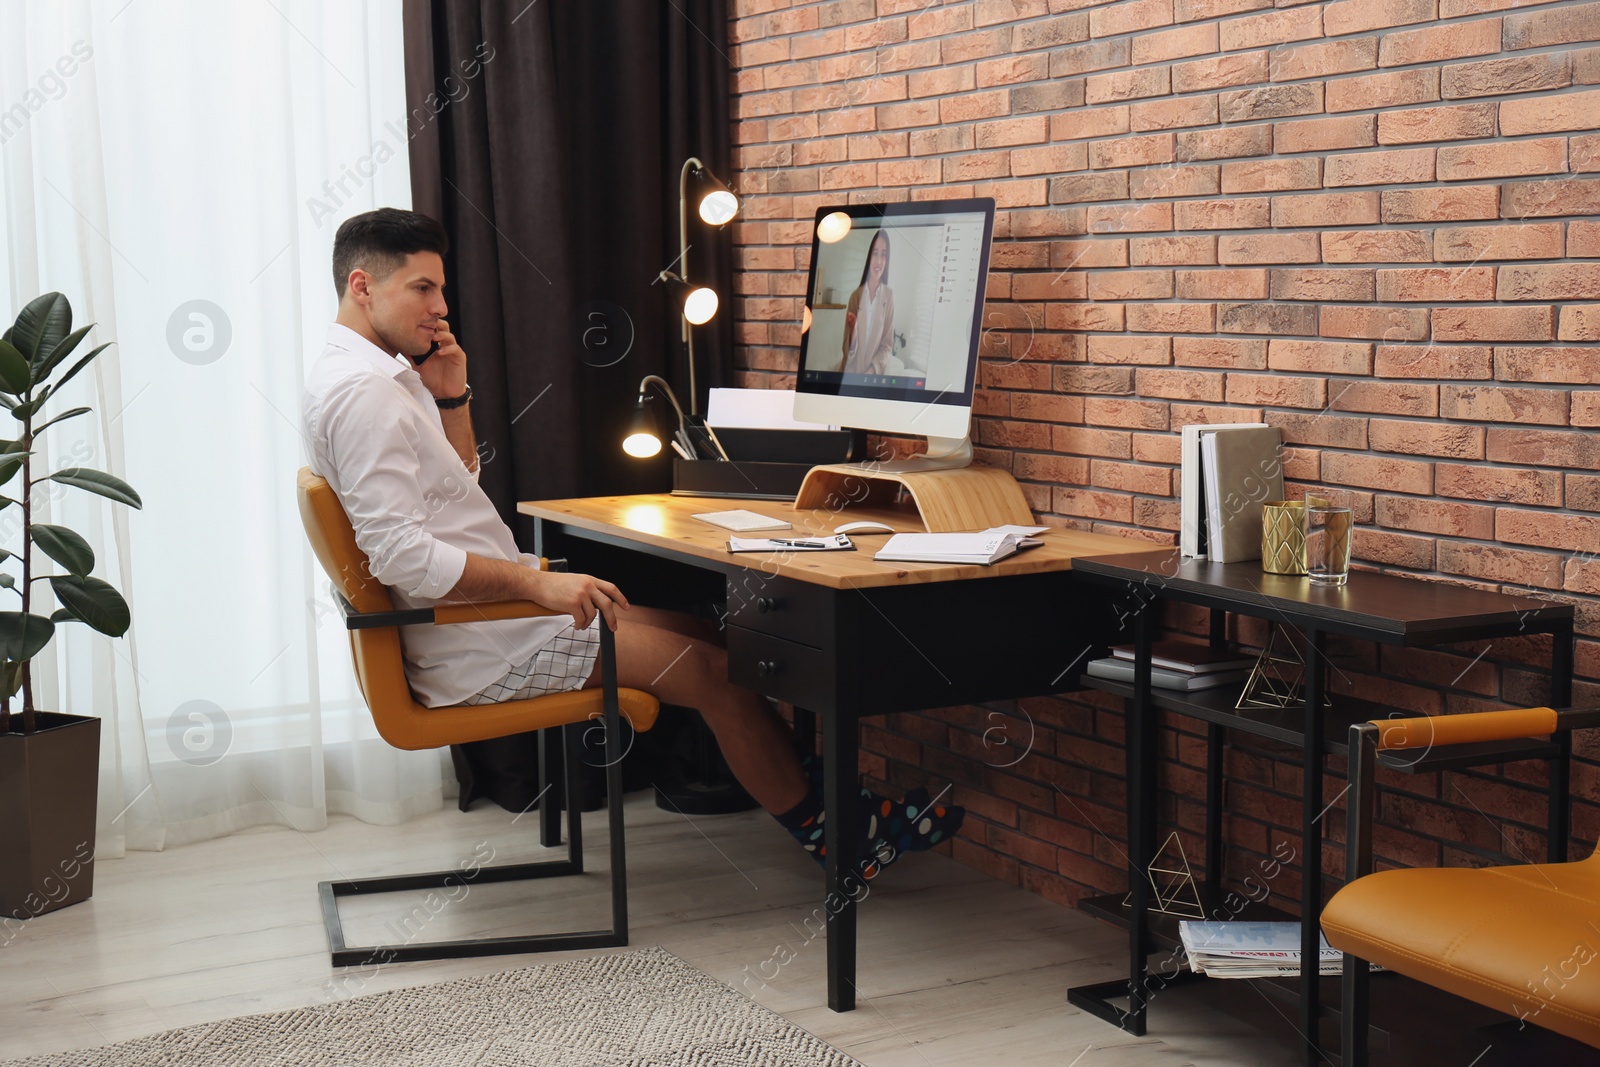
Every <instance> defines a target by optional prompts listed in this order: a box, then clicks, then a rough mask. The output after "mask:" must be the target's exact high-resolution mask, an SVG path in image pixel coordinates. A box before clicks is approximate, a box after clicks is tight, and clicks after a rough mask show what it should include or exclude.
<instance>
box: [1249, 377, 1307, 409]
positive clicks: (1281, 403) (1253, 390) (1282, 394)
mask: <svg viewBox="0 0 1600 1067" xmlns="http://www.w3.org/2000/svg"><path fill="white" fill-rule="evenodd" d="M1327 399H1328V382H1327V379H1325V378H1292V377H1289V376H1287V375H1283V374H1230V375H1228V382H1227V402H1228V403H1230V404H1248V405H1252V406H1255V405H1259V406H1262V407H1280V408H1320V407H1322V406H1323V405H1324V404H1326V403H1327Z"/></svg>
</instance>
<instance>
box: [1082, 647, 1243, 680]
mask: <svg viewBox="0 0 1600 1067" xmlns="http://www.w3.org/2000/svg"><path fill="white" fill-rule="evenodd" d="M1111 654H1112V655H1113V656H1115V657H1116V658H1117V659H1122V660H1127V661H1128V662H1130V663H1131V662H1133V646H1132V645H1113V646H1112V647H1111ZM1255 663H1256V657H1255V656H1253V655H1248V654H1245V653H1241V652H1237V651H1235V650H1233V649H1227V648H1212V647H1211V646H1210V645H1203V644H1200V643H1199V642H1198V641H1182V640H1176V639H1174V640H1170V641H1155V642H1152V643H1151V645H1150V664H1151V666H1153V667H1163V668H1165V669H1167V670H1169V671H1183V672H1184V673H1185V674H1211V673H1213V672H1216V671H1237V670H1248V669H1250V668H1251V667H1253V666H1255Z"/></svg>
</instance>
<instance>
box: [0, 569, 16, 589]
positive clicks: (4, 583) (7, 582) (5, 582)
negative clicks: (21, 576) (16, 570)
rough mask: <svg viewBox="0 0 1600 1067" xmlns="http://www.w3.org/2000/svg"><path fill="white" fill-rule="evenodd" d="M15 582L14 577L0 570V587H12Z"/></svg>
mask: <svg viewBox="0 0 1600 1067" xmlns="http://www.w3.org/2000/svg"><path fill="white" fill-rule="evenodd" d="M16 584H17V580H16V579H15V578H13V577H11V575H9V574H6V573H5V572H3V571H0V589H12V588H15V586H16Z"/></svg>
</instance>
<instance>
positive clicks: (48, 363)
mask: <svg viewBox="0 0 1600 1067" xmlns="http://www.w3.org/2000/svg"><path fill="white" fill-rule="evenodd" d="M92 329H94V323H92V322H91V323H90V324H89V325H87V326H85V327H83V328H82V329H78V330H73V331H72V332H71V333H69V334H67V336H65V337H63V338H62V339H61V340H60V341H59V342H57V343H56V346H55V347H54V348H52V349H51V350H50V351H49V352H48V353H46V354H45V357H44V358H43V359H41V360H40V361H39V363H38V366H36V367H34V368H33V378H34V381H38V382H42V381H44V380H45V379H46V378H48V377H50V372H51V371H53V370H55V368H56V365H57V364H59V363H60V362H61V361H62V360H64V359H66V358H67V357H68V356H70V355H72V350H73V349H74V348H77V347H78V342H79V341H82V340H83V339H84V337H85V336H86V335H87V334H88V333H89V331H90V330H92ZM100 347H101V348H104V347H105V345H101V346H100Z"/></svg>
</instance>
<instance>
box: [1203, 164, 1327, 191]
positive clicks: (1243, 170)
mask: <svg viewBox="0 0 1600 1067" xmlns="http://www.w3.org/2000/svg"><path fill="white" fill-rule="evenodd" d="M1321 187H1322V160H1320V159H1314V158H1309V157H1305V156H1300V157H1296V158H1293V159H1260V160H1248V161H1241V162H1236V163H1224V164H1222V191H1223V192H1224V193H1259V192H1275V191H1278V190H1282V189H1320V188H1321Z"/></svg>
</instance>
